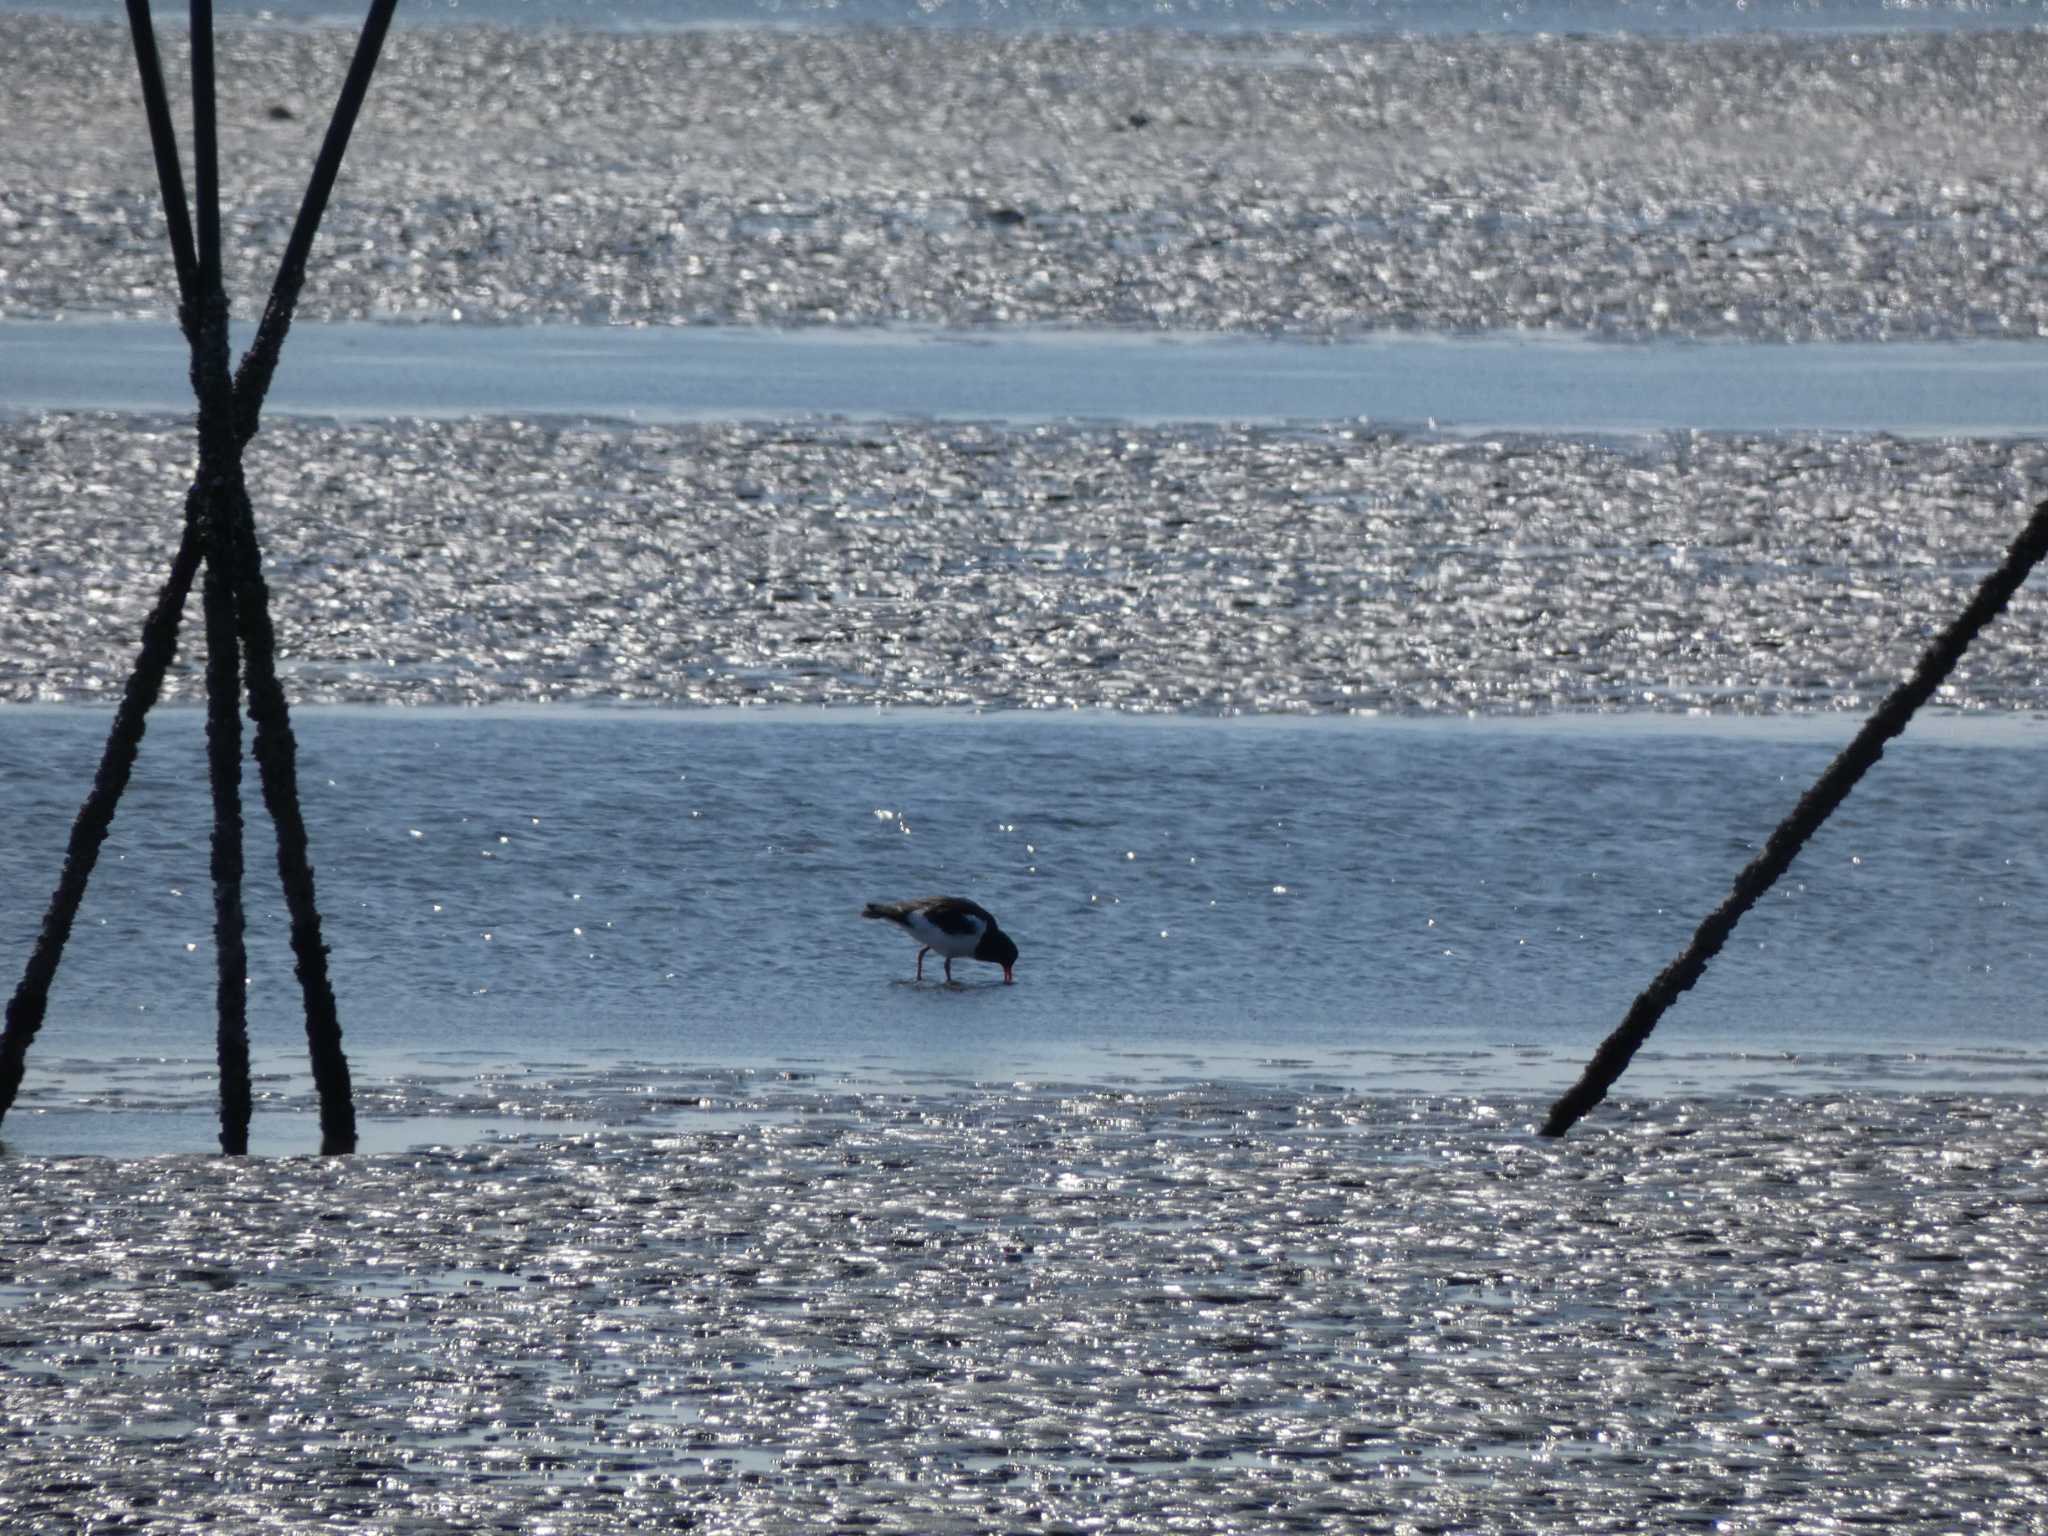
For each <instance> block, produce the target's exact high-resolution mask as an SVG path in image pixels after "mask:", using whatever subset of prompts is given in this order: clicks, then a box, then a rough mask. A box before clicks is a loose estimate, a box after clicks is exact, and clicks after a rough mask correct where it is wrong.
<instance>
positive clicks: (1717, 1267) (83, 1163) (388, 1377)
mask: <svg viewBox="0 0 2048 1536" xmlns="http://www.w3.org/2000/svg"><path fill="white" fill-rule="evenodd" d="M776 1091H777V1092H778V1093H780V1094H781V1095H783V1096H784V1097H786V1098H787V1100H788V1107H789V1108H791V1109H792V1110H794V1111H796V1113H794V1114H793V1115H792V1116H791V1117H790V1118H788V1119H786V1120H782V1121H779V1122H777V1123H771V1124H758V1125H751V1126H743V1127H740V1128H738V1129H734V1130H727V1131H703V1132H686V1133H677V1134H667V1135H659V1134H655V1135H650V1134H641V1135H631V1134H619V1133H602V1134H586V1135H579V1136H569V1137H564V1138H560V1139H548V1138H531V1139H526V1140H522V1141H519V1142H516V1143H512V1144H507V1145H501V1146H485V1147H471V1148H464V1149H451V1150H443V1151H426V1152H419V1153H413V1154H407V1155H403V1156H390V1157H367V1158H364V1157H359V1158H351V1159H338V1160H324V1161H323V1160H317V1159H312V1158H304V1159H289V1160H269V1159H256V1160H252V1161H245V1162H229V1161H222V1160H217V1159H210V1158H202V1157H191V1158H172V1159H156V1160H144V1161H134V1160H120V1159H107V1158H92V1157H82V1158H49V1159H26V1160H25V1159H20V1158H9V1159H5V1160H0V1188H4V1190H5V1199H4V1200H0V1341H4V1348H5V1357H6V1367H7V1368H6V1369H5V1370H0V1468H4V1472H5V1475H4V1477H0V1518H4V1519H5V1521H6V1522H7V1523H8V1525H9V1526H10V1527H11V1528H14V1529H20V1530H24V1531H27V1530H39V1529H51V1530H54V1529H57V1528H59V1527H60V1526H62V1527H64V1528H69V1529H106V1530H147V1531H160V1532H187V1531H194V1532H196V1531H202V1530H219V1529H226V1528H237V1529H240V1528H257V1527H264V1528H268V1527H271V1526H277V1527H280V1528H283V1527H289V1528H292V1529H301V1530H334V1531H341V1530H349V1531H378V1532H383V1531H391V1532H397V1531H408V1532H429V1531H430V1532H441V1531H448V1532H453V1531H470V1530H479V1529H491V1530H496V1529H513V1528H522V1529H524V1528H533V1527H534V1522H536V1521H537V1520H540V1519H541V1518H543V1513H542V1512H543V1511H544V1512H545V1516H544V1518H545V1520H546V1522H547V1524H548V1526H549V1528H550V1529H553V1530H556V1531H562V1532H591V1533H596V1532H611V1531H616V1530H618V1529H620V1528H621V1525H622V1524H624V1523H627V1522H630V1523H633V1524H634V1525H636V1526H637V1527H638V1528H640V1529H671V1528H674V1529H703V1530H715V1531H761V1532H785V1531H797V1530H803V1529H813V1528H833V1529H848V1528H869V1527H872V1528H877V1529H889V1530H916V1531H945V1532H950V1531H961V1532H968V1531H988V1530H1025V1529H1029V1530H1044V1531H1072V1532H1079V1531H1086V1530H1093V1529H1099V1528H1115V1529H1119V1530H1146V1531H1154V1530H1156V1531H1187V1530H1205V1531H1245V1532H1266V1531H1275V1530H1312V1531H1327V1530H1331V1529H1357V1530H1364V1529H1379V1530H1390V1531H1437V1530H1457V1531H1500V1532H1511V1531H1527V1530H1532V1529H1554V1528H1561V1527H1569V1528H1570V1529H1574V1530H1585V1531H1615V1532H1621V1531H1640V1530H1645V1529H1661V1530H1670V1529H1680V1528H1701V1529H1708V1528H1717V1527H1718V1528H1729V1529H1787V1530H1802V1531H1803V1530H1813V1531H1820V1530H1826V1529H1833V1528H1836V1527H1838V1526H1839V1525H1842V1524H1844V1523H1848V1524H1853V1525H1854V1526H1855V1527H1856V1528H1858V1529H1864V1530H1900V1531H1922V1530H1929V1529H1935V1528H1944V1529H1945V1528H1948V1527H1951V1526H1954V1525H1957V1524H1959V1523H1964V1522H1967V1523H1968V1525H1970V1526H1971V1527H1973V1528H1977V1529H1983V1530H1987V1531H2006V1532H2022V1531H2028V1530H2033V1529H2037V1528H2038V1527H2039V1525H2040V1523H2041V1521H2042V1519H2043V1518H2044V1515H2048V1487H2044V1484H2043V1475H2042V1472H2041V1467H2042V1465H2043V1463H2044V1461H2048V1411H2044V1408H2043V1403H2044V1394H2043V1392H2042V1383H2043V1380H2044V1376H2043V1372H2044V1369H2048V1329H2044V1326H2043V1323H2042V1316H2043V1300H2044V1297H2043V1288H2042V1275H2041V1265H2040V1254H2041V1252H2042V1250H2043V1246H2044V1243H2048V1202H2044V1200H2043V1197H2042V1191H2043V1188H2044V1185H2048V1139H2044V1136H2043V1133H2042V1129H2041V1123H2040V1116H2039V1113H2038V1104H2037V1103H2035V1102H2031V1101H2013V1100H2007V1099H2002V1098H1999V1097H1997V1096H1995V1095H1966V1096H1960V1097H1920V1096H1912V1095H1906V1096H1896V1095H1892V1096H1868V1095H1859V1094H1855V1093H1848V1094H1844V1095H1842V1096H1841V1097H1838V1098H1832V1099H1800V1100H1784V1099H1781V1100H1776V1101H1751V1102H1744V1101H1740V1100H1734V1099H1724V1100H1720V1101H1717V1102H1714V1103H1710V1104H1695V1105H1688V1104H1683V1103H1674V1102H1662V1101H1658V1102H1642V1103H1638V1104H1637V1105H1635V1106H1634V1107H1633V1108H1632V1109H1630V1110H1629V1111H1628V1112H1625V1113H1613V1112H1610V1113H1608V1114H1605V1115H1603V1116H1601V1117H1598V1118H1597V1119H1596V1120H1595V1121H1594V1122H1591V1123H1589V1124H1588V1125H1587V1126H1586V1127H1585V1128H1584V1129H1583V1130H1582V1131H1581V1133H1579V1134H1578V1135H1576V1136H1575V1137H1573V1138H1572V1139H1571V1140H1569V1141H1566V1142H1564V1143H1561V1144H1558V1143H1544V1142H1541V1141H1538V1140H1536V1139H1535V1138H1533V1137H1532V1136H1531V1134H1530V1127H1531V1122H1532V1121H1533V1119H1534V1117H1535V1115H1536V1113H1537V1106H1535V1105H1534V1104H1532V1103H1529V1102H1525V1101H1515V1100H1505V1101H1491V1102H1479V1101H1474V1100H1471V1099H1464V1098H1457V1097H1436V1096H1424V1095H1418V1096H1415V1097H1412V1098H1395V1099H1386V1098H1367V1099H1360V1098H1357V1097H1354V1096H1351V1095H1347V1094H1342V1093H1337V1092H1332V1091H1318V1090H1315V1089H1313V1088H1308V1089H1305V1090H1295V1089H1290V1090H1286V1091H1275V1090H1270V1089H1269V1090H1263V1091H1262V1090H1256V1089H1249V1088H1238V1089H1224V1088H1218V1087H1214V1086H1209V1087H1188V1088H1183V1089H1178V1090H1153V1091H1119V1090H1114V1089H1105V1088H1102V1087H1099V1086H1098V1087H1087V1086H1081V1085H1059V1084H1027V1083H998V1084H987V1085H982V1086H979V1087H965V1086H963V1087H960V1088H956V1089H954V1090H952V1091H950V1092H946V1091H938V1090H933V1091H928V1092H927V1093H925V1094H923V1095H921V1096H920V1099H919V1101H918V1102H917V1103H914V1104H906V1103H903V1102H901V1101H900V1100H898V1099H896V1098H895V1097H894V1096H888V1095H875V1096H869V1095H864V1094H861V1093H857V1092H842V1091H838V1090H835V1089H834V1088H833V1087H832V1086H831V1085H830V1084H829V1083H826V1082H822V1081H821V1082H816V1083H810V1084H805V1083H802V1082H795V1083H783V1084H781V1085H780V1086H779V1088H777V1090H776Z"/></svg>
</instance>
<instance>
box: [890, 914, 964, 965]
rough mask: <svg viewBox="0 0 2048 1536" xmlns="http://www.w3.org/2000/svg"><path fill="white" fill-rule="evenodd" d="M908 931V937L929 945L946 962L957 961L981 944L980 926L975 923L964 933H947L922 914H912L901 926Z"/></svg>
mask: <svg viewBox="0 0 2048 1536" xmlns="http://www.w3.org/2000/svg"><path fill="white" fill-rule="evenodd" d="M903 926H904V927H906V928H908V929H909V930H910V936H911V937H912V938H914V939H916V940H917V942H918V943H920V944H929V945H930V946H931V947H932V948H933V949H935V950H937V951H938V952H939V953H940V954H942V955H944V956H945V957H946V958H947V959H948V960H959V959H962V958H964V957H965V956H967V955H971V954H973V953H974V946H975V945H977V944H979V943H980V942H981V929H982V925H981V924H980V923H979V922H976V923H975V924H974V926H973V927H972V928H971V929H970V930H969V931H968V932H966V933H948V932H947V931H946V930H945V929H943V928H941V927H940V926H939V925H938V924H937V923H934V922H933V921H932V920H931V919H930V918H928V917H926V916H925V915H924V914H923V913H922V912H913V913H911V914H910V918H909V920H908V921H907V922H906V923H905V924H904V925H903Z"/></svg>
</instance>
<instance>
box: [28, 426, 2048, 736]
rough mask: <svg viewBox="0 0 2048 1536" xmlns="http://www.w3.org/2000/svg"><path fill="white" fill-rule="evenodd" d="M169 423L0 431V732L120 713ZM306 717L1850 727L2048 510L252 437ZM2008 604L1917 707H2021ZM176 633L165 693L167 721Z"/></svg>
mask: <svg viewBox="0 0 2048 1536" xmlns="http://www.w3.org/2000/svg"><path fill="white" fill-rule="evenodd" d="M190 457H191V440H190V432H189V428H188V427H186V426H185V425H183V424H182V423H179V422H175V421H172V420H168V419H165V420H142V419H134V418H123V417H114V416H95V415H80V416H65V415H55V414H51V415H44V416H39V417H33V418H29V419H26V420H19V421H13V422H4V423H0V466H4V472H5V473H6V475H7V476H8V492H7V494H8V501H9V516H10V523H11V527H12V530H13V535H14V537H13V539H12V542H10V543H9V544H8V545H7V546H6V547H5V548H0V658H4V662H0V666H4V671H0V698H6V699H10V700H13V701H15V702H35V701H40V702H87V701H92V700H96V699H107V700H111V699H113V698H115V697H117V696H118V691H119V689H120V686H121V683H122V681H123V679H124V678H125V677H126V675H127V669H128V667H129V666H130V664H131V663H132V660H133V655H134V647H135V637H136V636H137V635H138V634H139V633H140V631H141V624H142V619H143V617H144V615H145V614H146V613H147V611H148V607H149V604H150V603H151V602H152V601H153V600H154V597H155V593H156V590H157V587H158V585H159V583H160V582H161V580H162V573H163V572H164V571H165V570H166V569H167V568H168V565H169V560H170V553H171V550H172V548H173V547H174V546H175V541H176V539H177V536H178V533H179V506H180V501H179V496H180V494H181V487H182V485H183V484H184V480H185V477H186V476H187V475H188V474H189V472H190V471H189V462H190ZM251 462H252V468H251V483H252V486H253V488H254V490H255V494H256V496H257V500H258V504H259V506H261V507H262V508H263V509H264V510H263V519H264V521H263V527H264V537H265V557H266V560H267V561H268V563H269V569H270V572H271V584H272V591H273V595H274V600H275V602H276V604H277V605H278V613H279V627H280V630H281V632H282V634H283V636H284V644H285V647H286V652H285V659H286V662H287V664H288V667H289V677H290V686H291V688H292V690H293V693H294V696H295V697H296V698H298V699H300V700H302V701H305V702H308V703H320V702H358V703H364V702H397V703H413V704H432V703H447V704H477V703H504V702H538V701H542V700H548V701H554V702H569V701H578V700H583V701H603V702H629V703H659V704H706V703H710V704H738V703H769V702H786V703H807V704H860V705H874V704H915V705H977V706H981V707H984V708H1036V709H1042V708H1048V707H1050V708H1060V709H1066V708H1072V707H1084V708H1085V707H1097V706H1100V707H1107V708H1114V709H1123V710H1138V711H1149V712H1162V711H1164V712H1181V711H1193V712H1200V713H1226V712H1276V711H1278V712H1295V713H1309V712H1314V713H1341V712H1347V711H1381V712H1408V713H1415V712H1424V713H1443V712H1463V711H1473V710H1476V711H1480V712H1486V713H1517V712H1547V711H1555V710H1638V709H1653V710H1681V711H1682V710H1686V709H1718V710H1733V711H1740V712H1772V711H1782V710H1798V709H1843V710H1867V709H1869V708H1871V707H1874V705H1875V702H1876V701H1877V700H1878V699H1879V698H1881V697H1882V696H1883V694H1884V692H1885V691H1886V690H1888V689H1889V688H1890V687H1891V686H1892V685H1893V684H1894V683H1895V682H1896V680H1897V679H1899V678H1900V677H1902V676H1903V675H1904V674H1905V673H1906V672H1907V671H1909V670H1910V669H1911V667H1912V665H1913V663H1914V661H1915V660H1916V659H1917V657H1918V654H1919V652H1920V649H1921V648H1922V647H1923V646H1924V644H1925V642H1926V637H1927V636H1928V635H1930V634H1932V633H1933V632H1934V631H1935V630H1936V629H1938V628H1939V627H1940V626H1941V625H1943V624H1946V623H1947V622H1948V621H1949V619H1950V618H1951V617H1952V616H1953V615H1954V614H1955V613H1956V612H1957V611H1958V610H1959V609H1960V608H1961V607H1962V605H1963V604H1964V603H1965V602H1966V601H1967V600H1968V596H1969V593H1970V592H1971V591H1972V590H1973V589H1974V587H1975V585H1976V583H1977V582H1978V581H1979V580H1981V579H1982V576H1983V574H1984V572H1985V571H1986V570H1988V569H1989V568H1990V567H1991V566H1992V565H1994V564H1995V563H1996V562H1997V560H1998V559H1999V558H2000V557H2001V556H2002V554H2003V552H2004V549H2005V547H2006V545H2007V543H2008V542H2009V541H2010V540H2011V538H2012V536H2013V534H2014V533H2015V531H2016V530H2017V528H2018V527H2019V525H2020V523H2021V522H2022V521H2023V520H2024V518H2025V515H2026V512H2027V509H2028V507H2029V505H2030V504H2031V502H2032V501H2033V500H2035V499H2038V497H2039V495H2040V493H2041V487H2042V485H2043V484H2044V483H2048V460H2044V448H2043V445H2042V442H2041V441H2040V440H2038V439H2025V438H2021V439H2004V440H1991V441H1970V440H1936V441H1905V440H1900V439H1895V438H1889V437H1883V436H1861V437H1833V436H1813V435H1775V434H1699V433H1675V434H1659V435H1655V436H1651V437H1647V438H1638V439H1619V440H1610V441H1598V440H1587V439H1570V438H1547V437H1525V436H1516V435H1498V436H1489V437H1484V438H1476V439H1459V438H1444V437H1438V436H1433V435H1431V434H1428V433H1417V432H1405V431H1400V430H1396V429H1380V428H1373V427H1368V426H1358V425H1345V424H1342V423H1336V424H1328V425H1322V426H1313V425H1302V426H1292V427H1279V426H1274V427H1256V426H1242V427H1240V426H1228V425H1192V426H1186V427H1171V426H1168V427H1161V426H1130V425H1121V424H1114V423H1094V424H1089V423H1053V424H1045V425H1040V426H1035V427H1031V426H1024V427H1006V426H1003V425H1000V424H974V423H960V424H945V423H917V422H882V423H835V422H829V421H798V422H781V423H730V424H707V425H704V426H698V427H689V426H682V427H663V428H635V427H629V426H623V425H618V424H604V423H580V422H547V421H539V422H527V421H515V420H490V419H472V420H465V421H451V422H438V421H425V422H423V421H398V422H358V423H353V424H334V423H321V422H313V421H295V420H279V421H276V422H273V423H272V424H270V425H269V426H268V427H266V429H265V430H264V433H263V435H262V436H261V438H259V439H258V441H257V443H256V444H255V446H254V449H253V450H252V455H251ZM2044 626H2048V607H2044V602H2043V599H2042V597H2041V595H2040V594H2039V593H2038V592H2036V591H2033V590H2031V589H2029V590H2026V591H2022V592H2021V593H2020V595H2019V597H2018V598H2017V600H2016V601H2015V602H2014V604H2013V606H2012V608H2011V610H2010V612H2009V613H2008V614H2007V616H2006V617H2005V618H2004V619H2002V620H2001V621H2000V622H1999V623H1998V624H1997V625H1996V626H1994V627H1993V628H1992V629H1991V630H1990V631H1989V632H1988V633H1987V634H1986V635H1985V636H1984V637H1983V639H1982V640H1981V641H1980V642H1979V643H1978V645H1977V647H1976V648H1975V649H1974V650H1973V651H1972V652H1971V654H1970V656H1969V658H1968V659H1967V661H1966V663H1965V666H1964V667H1963V669H1962V670H1961V671H1960V672H1959V673H1958V674H1957V675H1956V677H1955V679H1954V683H1953V686H1952V687H1951V689H1950V690H1949V691H1947V692H1946V693H1945V694H1944V695H1943V699H1942V702H1943V703H1945V704H1948V705H1951V706H1954V707H1959V708H1965V709H2033V708H2037V707H2039V705H2040V703H2041V701H2042V697H2043V694H2042V689H2043V686H2044V674H2043V666H2044V662H2043V658H2044V657H2048V630H2044ZM198 631H199V626H197V625H196V624H194V625H189V626H187V631H186V634H185V638H184V641H183V649H182V652H181V661H180V663H179V666H178V668H177V670H176V672H175V673H174V674H173V676H172V678H171V682H170V687H169V690H168V696H169V697H170V698H172V699H190V698H194V697H196V696H197V692H198V690H199V688H200V686H201V679H202V677H203V657H204V648H203V637H202V636H201V635H200V633H199V632H198Z"/></svg>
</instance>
